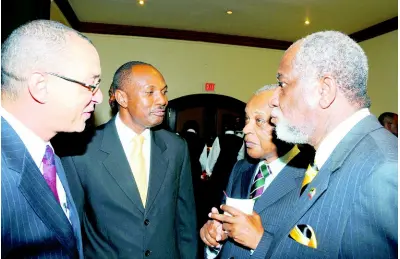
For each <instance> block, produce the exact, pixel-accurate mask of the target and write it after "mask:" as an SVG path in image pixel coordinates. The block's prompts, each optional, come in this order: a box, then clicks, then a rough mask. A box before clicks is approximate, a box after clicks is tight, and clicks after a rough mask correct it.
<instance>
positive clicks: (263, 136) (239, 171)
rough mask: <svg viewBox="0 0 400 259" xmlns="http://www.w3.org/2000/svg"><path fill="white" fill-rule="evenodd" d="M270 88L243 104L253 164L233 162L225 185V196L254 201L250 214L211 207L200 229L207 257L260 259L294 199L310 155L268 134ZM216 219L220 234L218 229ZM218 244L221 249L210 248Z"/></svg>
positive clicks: (227, 208)
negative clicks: (220, 211) (264, 171)
mask: <svg viewBox="0 0 400 259" xmlns="http://www.w3.org/2000/svg"><path fill="white" fill-rule="evenodd" d="M276 88H277V85H267V86H265V87H263V88H261V89H260V90H258V91H257V92H256V94H255V95H254V96H253V97H252V98H251V99H250V101H249V102H248V103H247V105H246V120H245V122H246V125H245V127H244V129H243V132H244V134H245V144H246V150H247V153H248V155H249V156H250V157H251V158H253V159H254V160H255V161H256V163H250V162H248V161H247V160H244V159H243V160H240V161H238V162H237V163H236V165H235V167H234V168H233V171H232V174H231V177H230V179H229V183H228V187H227V188H226V194H227V196H228V197H232V198H239V199H255V200H256V201H255V206H254V212H253V214H252V215H246V214H244V213H242V212H240V211H239V210H235V209H234V208H232V207H230V206H227V205H223V206H222V209H223V210H224V211H226V212H229V213H230V214H231V215H233V217H231V216H227V215H222V214H221V215H219V214H218V211H217V210H216V208H213V213H212V215H211V218H213V219H215V220H210V221H208V222H207V223H206V224H205V225H204V226H203V228H202V229H201V231H200V236H201V238H202V240H203V241H204V243H205V244H206V245H208V246H209V247H208V248H207V250H206V254H207V258H214V257H215V256H216V254H218V253H219V256H220V258H250V256H251V258H253V257H255V258H264V257H265V255H266V252H267V250H265V246H267V244H268V243H269V242H270V237H271V235H273V233H275V232H276V230H277V229H278V227H279V222H280V220H281V219H282V218H284V217H285V216H287V215H288V214H289V213H290V208H291V206H292V205H293V203H294V202H295V201H296V200H297V199H298V192H297V187H298V186H299V185H300V184H301V180H302V179H303V175H304V172H305V170H306V167H307V165H308V163H309V162H310V158H309V157H307V154H304V153H303V152H300V151H299V149H298V148H297V146H293V145H289V144H287V143H284V142H282V141H279V140H277V139H276V137H275V136H274V134H273V130H274V128H273V126H272V125H271V124H270V114H271V110H272V108H271V107H270V106H269V100H270V99H271V97H272V95H273V93H274V90H275V89H276ZM262 167H264V168H267V169H268V174H269V175H267V176H265V177H264V178H257V175H258V173H259V171H260V170H261V168H262ZM258 181H263V182H264V184H263V185H262V186H258V188H261V189H256V188H255V187H254V185H255V184H256V182H258ZM253 187H254V188H253ZM257 192H259V193H257ZM224 202H225V199H223V201H222V203H224ZM222 223H223V229H224V230H225V231H226V232H222V228H221V227H222V226H221V224H222ZM217 236H218V238H217ZM228 237H229V238H228ZM227 238H228V239H227ZM225 239H227V240H226V241H224V240H225ZM219 244H221V245H222V250H221V248H215V247H218V246H219Z"/></svg>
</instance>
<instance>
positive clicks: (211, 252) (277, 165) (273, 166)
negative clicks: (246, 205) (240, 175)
mask: <svg viewBox="0 0 400 259" xmlns="http://www.w3.org/2000/svg"><path fill="white" fill-rule="evenodd" d="M299 153H300V150H299V148H298V147H297V145H295V146H294V147H293V148H292V149H291V150H290V151H289V152H287V153H286V154H285V155H284V156H281V157H279V158H278V159H275V160H274V161H272V162H271V163H269V164H268V163H266V162H265V160H261V161H260V162H259V163H258V166H257V168H256V170H255V172H254V176H253V179H252V181H251V184H253V182H254V178H255V177H256V175H257V172H258V170H259V168H260V166H261V165H263V164H266V165H267V166H269V169H270V173H271V174H270V175H269V176H268V177H267V178H266V179H265V183H264V190H263V193H264V192H265V190H266V189H267V188H268V186H269V185H270V184H271V183H272V181H273V180H274V179H275V178H276V177H277V176H278V174H279V173H280V172H281V171H282V169H283V168H284V167H285V166H286V165H287V164H288V163H289V162H290V161H291V160H292V159H293V158H294V157H295V156H297V154H299ZM221 248H222V244H221V245H220V246H219V247H217V248H210V247H209V246H207V247H206V258H207V259H214V258H215V257H217V255H218V254H219V252H220V251H221ZM250 253H251V254H253V250H250Z"/></svg>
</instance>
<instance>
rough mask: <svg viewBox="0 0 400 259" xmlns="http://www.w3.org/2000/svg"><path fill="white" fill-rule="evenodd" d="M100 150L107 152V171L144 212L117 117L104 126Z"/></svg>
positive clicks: (105, 161) (105, 163) (105, 165)
mask: <svg viewBox="0 0 400 259" xmlns="http://www.w3.org/2000/svg"><path fill="white" fill-rule="evenodd" d="M100 150H101V151H103V152H105V153H107V155H106V157H105V159H104V160H103V165H104V167H105V168H106V170H107V172H108V173H109V174H110V175H111V176H112V177H113V178H114V180H115V182H116V184H117V185H118V186H119V187H120V188H121V190H122V191H123V192H124V193H125V195H126V196H127V197H128V198H129V200H131V201H132V203H133V204H135V205H136V207H137V208H138V210H139V211H141V212H142V213H144V207H143V204H142V200H141V199H140V194H139V190H138V188H137V185H136V182H135V178H134V177H133V175H132V170H131V168H130V166H129V163H128V160H127V159H126V155H125V152H124V149H123V147H122V144H121V141H120V139H119V137H118V133H117V129H116V126H115V117H114V118H113V119H111V120H110V121H109V122H108V123H107V124H106V125H105V128H104V135H103V140H102V144H101V147H100Z"/></svg>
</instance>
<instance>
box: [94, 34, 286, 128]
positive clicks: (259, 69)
mask: <svg viewBox="0 0 400 259" xmlns="http://www.w3.org/2000/svg"><path fill="white" fill-rule="evenodd" d="M87 36H88V37H89V38H90V39H91V40H92V41H93V43H94V44H95V46H96V48H97V49H98V51H99V54H100V58H101V66H102V84H101V89H102V91H103V94H104V95H105V101H104V102H103V103H102V104H101V105H99V106H98V107H96V114H95V117H96V123H103V122H106V121H107V120H108V119H109V118H110V115H109V106H108V102H107V100H108V95H107V92H108V89H109V87H110V84H111V81H112V76H113V75H114V72H115V71H116V70H117V68H118V67H119V66H121V65H122V64H123V63H125V62H127V61H131V60H139V61H144V62H148V63H151V64H153V65H154V66H155V67H157V68H158V69H159V70H160V71H161V73H162V74H163V75H164V77H165V80H166V82H167V84H168V97H169V99H170V100H172V99H174V98H177V97H181V96H184V95H189V94H196V93H202V92H203V89H204V83H205V82H213V83H215V93H217V94H222V95H228V96H231V97H234V98H236V99H239V100H241V101H244V102H246V101H247V100H248V99H249V98H250V96H251V94H252V93H253V92H254V91H255V90H257V89H258V88H260V87H261V86H263V85H265V84H268V83H274V82H276V79H275V75H276V69H277V65H278V62H279V60H280V58H281V56H282V54H283V51H280V50H270V49H261V48H251V47H239V46H230V45H222V44H213V43H202V42H190V41H178V40H167V39H155V38H142V37H127V36H110V35H98V34H87Z"/></svg>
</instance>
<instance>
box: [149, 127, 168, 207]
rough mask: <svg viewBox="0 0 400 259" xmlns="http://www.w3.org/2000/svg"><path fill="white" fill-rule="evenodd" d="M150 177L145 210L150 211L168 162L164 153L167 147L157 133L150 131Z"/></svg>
mask: <svg viewBox="0 0 400 259" xmlns="http://www.w3.org/2000/svg"><path fill="white" fill-rule="evenodd" d="M150 150H151V151H150V176H149V184H148V191H147V201H146V210H148V209H150V208H151V206H152V205H153V203H154V200H155V198H156V197H157V194H158V192H159V191H160V188H161V186H162V183H163V182H164V179H165V175H166V173H167V168H168V160H167V159H166V158H165V155H164V152H166V150H167V147H166V145H165V142H164V141H163V140H162V139H161V138H159V136H158V134H157V131H151V148H150Z"/></svg>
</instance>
